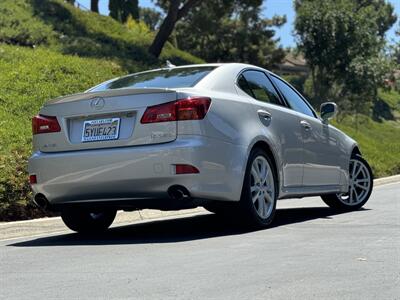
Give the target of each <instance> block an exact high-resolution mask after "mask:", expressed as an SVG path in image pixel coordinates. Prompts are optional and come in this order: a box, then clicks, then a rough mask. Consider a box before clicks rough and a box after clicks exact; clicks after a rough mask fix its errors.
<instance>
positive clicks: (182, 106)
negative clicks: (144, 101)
mask: <svg viewBox="0 0 400 300" xmlns="http://www.w3.org/2000/svg"><path fill="white" fill-rule="evenodd" d="M210 105H211V99H210V98H207V97H190V98H185V99H180V100H177V101H173V102H168V103H163V104H159V105H154V106H149V107H148V108H147V109H146V111H145V112H144V114H143V117H142V119H141V120H140V123H142V124H147V123H159V122H170V121H185V120H202V119H204V117H205V116H206V114H207V112H208V109H209V108H210Z"/></svg>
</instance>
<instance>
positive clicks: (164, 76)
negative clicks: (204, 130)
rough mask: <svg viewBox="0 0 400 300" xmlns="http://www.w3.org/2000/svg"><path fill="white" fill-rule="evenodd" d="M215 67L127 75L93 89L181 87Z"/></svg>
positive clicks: (191, 83)
mask: <svg viewBox="0 0 400 300" xmlns="http://www.w3.org/2000/svg"><path fill="white" fill-rule="evenodd" d="M214 69H215V67H188V68H171V69H163V70H157V71H150V72H145V73H140V74H133V75H128V76H125V77H121V78H118V79H116V80H113V81H111V82H110V81H109V82H105V83H103V84H101V85H99V86H97V87H96V88H94V89H91V90H90V91H91V92H95V91H104V90H111V89H121V88H181V87H192V86H194V85H195V84H196V83H197V82H199V81H200V80H201V79H202V78H204V77H205V76H206V75H207V74H208V73H210V72H211V71H212V70H214Z"/></svg>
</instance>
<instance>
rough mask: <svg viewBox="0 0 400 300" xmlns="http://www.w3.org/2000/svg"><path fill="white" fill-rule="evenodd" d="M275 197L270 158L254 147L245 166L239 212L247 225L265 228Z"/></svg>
mask: <svg viewBox="0 0 400 300" xmlns="http://www.w3.org/2000/svg"><path fill="white" fill-rule="evenodd" d="M264 165H265V167H266V172H265V173H264V171H263V166H264ZM263 174H265V176H263ZM257 178H259V179H257ZM277 198H278V181H277V176H276V173H275V169H274V168H273V164H272V161H271V158H270V157H269V156H268V154H267V153H266V152H265V151H263V150H262V149H259V148H255V149H254V150H252V152H251V153H250V156H249V160H248V162H247V166H246V174H245V178H244V182H243V188H242V194H241V198H240V202H239V214H240V215H241V216H242V217H244V220H245V222H246V223H247V224H248V225H250V226H252V227H256V228H265V227H267V226H268V225H270V224H271V222H272V220H273V219H274V216H275V211H276V201H277Z"/></svg>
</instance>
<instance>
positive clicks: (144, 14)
mask: <svg viewBox="0 0 400 300" xmlns="http://www.w3.org/2000/svg"><path fill="white" fill-rule="evenodd" d="M139 19H140V20H141V21H143V22H144V23H145V24H146V25H147V26H148V27H149V29H150V30H152V31H155V30H156V29H157V28H158V26H159V25H160V23H161V20H162V18H161V13H159V12H158V11H156V10H155V9H152V8H148V7H141V8H139Z"/></svg>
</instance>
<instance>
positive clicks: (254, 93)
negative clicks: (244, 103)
mask: <svg viewBox="0 0 400 300" xmlns="http://www.w3.org/2000/svg"><path fill="white" fill-rule="evenodd" d="M238 85H239V87H240V88H241V89H242V90H243V91H244V92H246V93H247V94H249V95H250V96H251V97H253V98H255V99H257V100H259V101H262V102H267V103H273V104H281V103H280V101H279V97H278V94H277V92H276V90H275V88H274V87H273V85H272V83H271V82H270V81H269V79H268V77H267V76H266V75H265V74H264V73H263V72H260V71H245V72H243V73H242V75H241V76H240V77H239V80H238Z"/></svg>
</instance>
